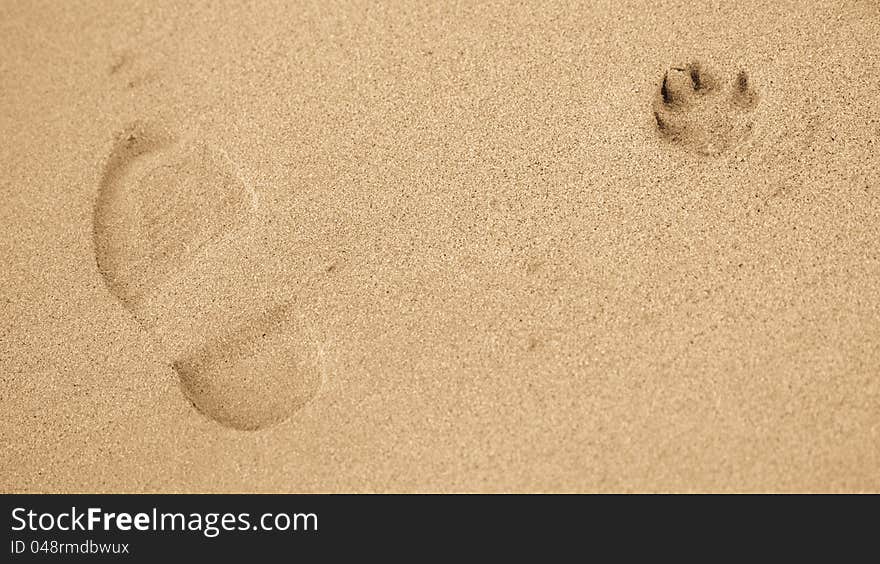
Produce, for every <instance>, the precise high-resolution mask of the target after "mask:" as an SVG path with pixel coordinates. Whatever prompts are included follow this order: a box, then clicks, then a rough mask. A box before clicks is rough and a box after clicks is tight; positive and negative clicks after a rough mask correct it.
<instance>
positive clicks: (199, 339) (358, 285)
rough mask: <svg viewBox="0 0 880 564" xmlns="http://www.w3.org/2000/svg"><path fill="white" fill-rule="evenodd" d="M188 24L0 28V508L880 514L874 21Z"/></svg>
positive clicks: (132, 12)
mask: <svg viewBox="0 0 880 564" xmlns="http://www.w3.org/2000/svg"><path fill="white" fill-rule="evenodd" d="M129 4H132V5H131V6H130V5H129ZM179 4H180V5H173V4H167V3H160V2H143V3H140V5H137V6H134V5H133V3H127V2H113V3H109V2H108V3H102V2H63V3H61V2H4V3H3V4H2V6H0V134H2V135H0V137H2V142H0V191H2V192H0V194H2V198H3V205H2V207H0V234H2V238H0V242H2V260H3V263H2V267H3V268H2V270H0V310H2V316H0V413H2V421H0V448H2V453H0V491H5V492H10V491H16V492H18V491H44V492H45V491H90V492H93V491H99V492H122V491H125V492H129V491H133V492H142V491H200V492H202V491H203V492H207V491H284V492H311V491H357V492H367V491H379V492H388V491H392V492H405V491H490V492H494V491H526V492H533V491H562V492H569V491H874V492H877V491H880V472H878V468H880V183H878V178H880V111H878V107H880V57H878V54H877V52H878V47H880V40H878V37H880V7H878V5H877V4H876V2H872V1H868V0H864V1H847V2H836V3H835V2H831V3H819V2H807V1H803V2H777V1H767V2H755V1H747V2H720V3H715V4H714V5H711V6H710V5H709V3H705V4H704V5H701V6H694V5H693V3H691V2H684V1H681V2H652V3H645V2H642V1H637V2H636V1H633V2H620V1H614V2H598V3H595V4H594V5H592V6H590V5H577V4H574V3H571V4H568V3H546V4H538V3H537V2H535V3H531V2H527V3H524V4H522V5H517V6H512V5H507V4H506V3H498V4H497V5H483V6H479V7H478V6H476V5H475V4H474V3H470V2H464V3H462V4H460V5H456V6H453V5H448V6H447V5H445V4H446V3H440V4H441V5H442V6H441V5H437V6H433V7H424V4H425V3H412V4H402V3H387V4H386V5H385V6H384V7H383V6H377V5H369V4H363V3H353V2H338V3H336V4H335V5H333V4H331V3H328V2H324V1H321V2H315V3H309V4H307V3H301V4H299V5H295V6H293V5H286V4H288V3H286V2H278V3H261V5H259V6H255V7H251V8H242V7H240V6H239V5H238V3H229V4H225V5H213V4H203V3H191V2H187V3H183V2H181V3H179ZM700 4H703V3H700ZM133 6H134V7H133Z"/></svg>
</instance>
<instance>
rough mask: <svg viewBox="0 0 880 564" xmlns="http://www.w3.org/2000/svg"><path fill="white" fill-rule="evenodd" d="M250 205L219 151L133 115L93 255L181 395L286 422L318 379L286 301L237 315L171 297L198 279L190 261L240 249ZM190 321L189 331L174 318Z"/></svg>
mask: <svg viewBox="0 0 880 564" xmlns="http://www.w3.org/2000/svg"><path fill="white" fill-rule="evenodd" d="M257 206H258V198H257V195H256V194H255V193H254V191H253V190H252V189H251V188H250V186H249V185H248V184H247V183H246V182H245V181H244V180H243V178H242V176H241V174H240V173H239V172H238V170H237V169H236V167H235V165H234V163H233V162H232V161H231V160H230V159H229V158H228V157H227V156H226V155H225V153H223V152H222V151H218V150H216V149H214V148H212V147H211V146H210V145H208V144H206V143H204V142H202V141H200V140H198V139H181V138H179V137H178V136H175V135H174V134H172V133H170V132H169V130H168V129H167V128H164V127H160V126H157V125H152V124H146V123H135V124H132V125H130V126H129V127H127V128H126V129H125V130H124V131H123V132H122V133H120V134H119V135H118V137H117V139H116V140H115V142H114V144H113V147H112V149H111V151H110V156H109V158H108V160H107V163H106V168H105V170H104V173H103V177H102V180H101V185H100V188H99V193H98V198H97V203H96V205H95V213H94V244H95V255H96V259H97V264H98V269H99V270H100V272H101V275H102V276H103V278H104V281H105V283H106V285H107V287H108V288H109V290H110V291H111V292H112V293H113V295H115V296H116V297H117V298H118V299H119V301H120V302H121V303H122V305H123V306H124V307H125V308H126V309H127V310H128V311H130V312H131V313H132V315H133V316H134V317H135V319H136V320H137V321H138V323H139V324H140V325H141V326H142V327H144V328H145V329H147V330H149V331H150V332H151V333H152V334H153V335H154V336H155V337H156V338H157V341H158V342H160V343H161V344H162V350H163V353H164V354H165V355H166V357H167V358H168V360H169V362H170V364H171V366H172V368H173V369H174V371H175V372H176V374H177V376H178V377H179V379H180V384H181V388H182V390H183V392H184V393H185V395H186V397H187V398H188V399H189V401H190V402H191V403H192V404H193V405H194V406H195V407H196V408H197V409H198V410H199V411H200V412H201V413H203V414H205V415H206V416H208V417H210V418H212V419H214V420H216V421H218V422H220V423H221V424H223V425H226V426H228V427H231V428H235V429H242V430H256V429H260V428H264V427H266V426H269V425H272V424H274V423H278V422H281V421H283V420H285V419H287V418H288V417H290V415H291V414H292V413H294V412H295V411H296V410H298V409H299V408H301V407H302V406H303V405H305V404H306V403H308V402H309V400H311V399H312V398H313V397H314V396H315V394H316V393H317V391H318V389H319V387H320V385H321V381H322V377H321V370H320V367H319V359H318V353H317V349H316V347H315V346H314V339H312V338H310V336H309V329H308V327H307V326H306V324H305V323H304V322H302V321H301V320H300V319H299V317H297V316H296V315H295V313H294V311H293V309H292V307H291V304H290V303H279V304H275V305H273V306H270V307H269V308H267V309H266V310H265V311H262V312H250V313H248V312H245V313H243V314H242V315H241V316H240V317H241V319H239V318H238V317H239V316H238V315H236V316H223V315H220V316H218V315H216V314H214V315H212V314H210V313H208V314H205V313H204V312H201V311H198V310H193V309H192V308H189V309H188V307H187V304H186V301H185V300H182V299H180V298H179V294H181V293H182V292H181V284H182V282H183V281H184V280H186V278H187V277H192V276H198V270H197V269H195V268H194V265H199V266H200V267H201V268H202V270H203V271H204V269H205V268H208V269H209V270H211V271H214V272H217V271H220V270H221V269H222V267H223V263H224V262H225V259H226V258H227V256H228V255H229V254H235V253H236V241H237V240H238V239H239V238H242V237H246V236H247V235H248V228H249V227H250V226H251V224H252V219H253V217H254V213H253V212H254V211H255V210H256V209H257ZM206 290H207V291H208V292H209V293H210V292H211V291H212V290H213V288H211V287H207V288H206ZM224 298H227V299H228V297H226V296H223V295H213V296H211V298H210V300H211V301H212V302H213V301H215V300H222V299H224ZM199 316H201V317H199ZM193 317H197V319H196V323H195V327H197V328H198V330H197V331H193V330H192V329H187V328H186V327H187V324H186V323H181V320H184V319H186V320H190V318H193ZM181 327H183V329H181ZM190 327H192V324H191V323H190Z"/></svg>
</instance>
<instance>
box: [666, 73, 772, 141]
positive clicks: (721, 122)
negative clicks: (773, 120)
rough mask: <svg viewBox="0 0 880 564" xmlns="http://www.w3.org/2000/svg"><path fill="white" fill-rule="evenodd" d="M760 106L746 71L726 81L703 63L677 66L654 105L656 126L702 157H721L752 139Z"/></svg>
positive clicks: (670, 139)
mask: <svg viewBox="0 0 880 564" xmlns="http://www.w3.org/2000/svg"><path fill="white" fill-rule="evenodd" d="M758 101H759V98H758V94H757V92H756V91H755V90H754V87H753V86H752V84H751V82H750V81H749V77H748V74H746V72H745V71H744V70H740V71H739V72H738V73H737V74H736V76H735V77H733V78H732V79H731V80H728V81H724V80H722V79H721V78H720V77H718V76H716V75H714V74H712V73H710V72H707V71H706V70H705V69H704V68H703V67H702V65H700V64H699V63H690V64H688V65H687V66H684V67H672V68H670V69H669V70H667V71H666V73H665V74H664V75H663V80H662V81H661V83H660V89H659V91H658V92H657V94H656V97H655V100H654V120H655V125H656V128H657V131H658V132H659V133H660V135H661V136H662V137H663V138H664V139H666V140H668V141H669V142H671V143H674V144H676V145H679V146H681V147H682V148H684V149H687V150H689V151H692V152H694V153H697V154H699V155H703V156H714V155H719V154H721V153H724V152H726V151H728V150H730V149H732V148H733V147H736V146H737V145H739V144H740V143H742V142H743V141H744V140H746V139H748V137H749V136H750V135H751V133H752V129H753V126H754V122H753V119H752V117H753V110H754V109H755V107H757V105H758Z"/></svg>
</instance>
